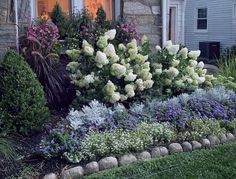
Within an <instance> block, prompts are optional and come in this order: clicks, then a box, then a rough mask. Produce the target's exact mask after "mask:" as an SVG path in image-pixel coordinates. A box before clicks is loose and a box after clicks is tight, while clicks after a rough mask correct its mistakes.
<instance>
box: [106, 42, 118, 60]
mask: <svg viewBox="0 0 236 179" xmlns="http://www.w3.org/2000/svg"><path fill="white" fill-rule="evenodd" d="M103 52H104V53H105V54H106V55H107V56H108V57H112V56H114V55H116V50H115V47H114V45H113V44H111V43H109V44H108V45H107V47H106V48H105V49H104V50H103Z"/></svg>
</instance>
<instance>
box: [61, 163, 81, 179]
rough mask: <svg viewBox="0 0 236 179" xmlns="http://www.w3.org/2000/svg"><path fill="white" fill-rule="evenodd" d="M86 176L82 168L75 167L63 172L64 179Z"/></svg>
mask: <svg viewBox="0 0 236 179" xmlns="http://www.w3.org/2000/svg"><path fill="white" fill-rule="evenodd" d="M82 176H84V169H83V167H81V166H77V167H73V168H70V169H68V170H65V171H63V172H62V178H63V179H71V178H72V179H73V178H78V177H82Z"/></svg>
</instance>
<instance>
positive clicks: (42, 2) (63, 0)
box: [37, 0, 70, 18]
mask: <svg viewBox="0 0 236 179" xmlns="http://www.w3.org/2000/svg"><path fill="white" fill-rule="evenodd" d="M56 3H58V4H60V6H61V8H62V11H63V12H64V13H66V14H69V12H70V0H37V16H38V17H40V16H43V17H45V18H48V17H50V14H51V12H52V10H53V8H54V6H55V4H56Z"/></svg>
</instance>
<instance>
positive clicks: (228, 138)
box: [226, 132, 235, 141]
mask: <svg viewBox="0 0 236 179" xmlns="http://www.w3.org/2000/svg"><path fill="white" fill-rule="evenodd" d="M226 137H227V140H228V141H233V140H234V139H235V137H234V135H233V134H232V133H230V132H228V133H227V134H226Z"/></svg>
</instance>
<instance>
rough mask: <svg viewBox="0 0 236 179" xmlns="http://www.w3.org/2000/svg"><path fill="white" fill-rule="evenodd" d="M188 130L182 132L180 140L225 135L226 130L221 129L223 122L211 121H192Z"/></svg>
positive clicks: (189, 122)
mask: <svg viewBox="0 0 236 179" xmlns="http://www.w3.org/2000/svg"><path fill="white" fill-rule="evenodd" d="M187 126H188V129H187V130H186V131H184V132H180V133H179V135H178V139H179V140H188V141H189V140H199V139H201V138H203V137H207V136H209V135H217V136H219V135H220V134H223V133H224V132H225V131H226V130H225V128H222V127H221V121H213V120H210V119H192V120H189V121H188V122H187Z"/></svg>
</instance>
